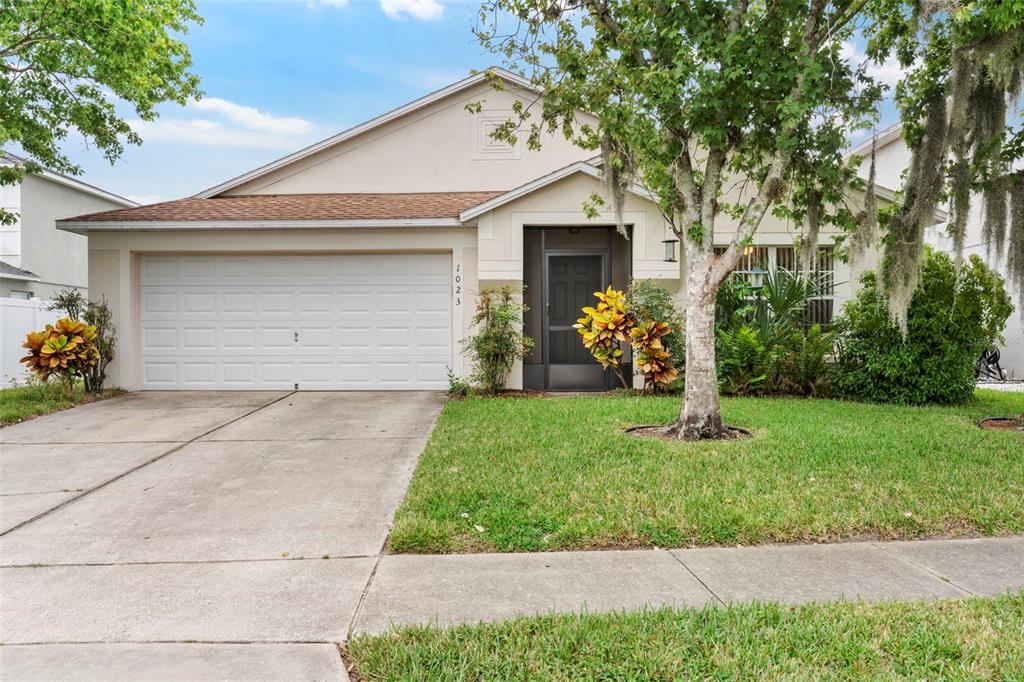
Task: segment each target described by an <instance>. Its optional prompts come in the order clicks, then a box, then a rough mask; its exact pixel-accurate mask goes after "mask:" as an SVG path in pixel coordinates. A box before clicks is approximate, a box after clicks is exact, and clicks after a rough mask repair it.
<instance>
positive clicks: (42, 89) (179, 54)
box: [0, 0, 201, 220]
mask: <svg viewBox="0 0 1024 682" xmlns="http://www.w3.org/2000/svg"><path fill="white" fill-rule="evenodd" d="M200 21H201V19H200V17H199V16H198V15H197V14H196V12H195V6H194V4H193V1H192V0H73V1H69V0H0V147H4V146H6V145H8V144H10V143H15V144H17V145H19V146H20V147H21V148H22V149H23V150H24V151H25V152H26V153H27V154H28V155H29V156H30V157H31V160H32V161H33V162H35V163H38V164H41V165H43V166H46V167H48V168H50V169H52V170H54V171H57V172H61V173H68V174H72V175H75V174H78V173H80V172H81V169H80V168H79V167H78V166H77V165H76V164H75V163H73V162H72V161H71V159H70V158H68V156H67V155H66V154H64V153H63V152H62V151H61V143H62V142H63V141H64V140H65V139H66V138H67V137H68V135H69V134H70V133H72V132H78V133H79V134H81V135H82V136H83V137H84V138H85V139H86V141H87V142H88V143H89V144H92V145H95V147H96V148H97V149H99V150H100V151H101V152H102V154H103V155H104V156H105V157H106V158H107V159H108V160H109V161H110V162H111V163H113V162H114V161H116V160H117V159H118V158H119V157H120V156H121V154H122V153H123V152H124V145H125V144H140V143H141V139H140V138H139V136H138V134H137V133H135V132H134V131H133V130H132V129H131V127H130V126H129V124H128V122H127V121H125V120H124V118H122V116H121V115H120V114H119V113H118V111H117V105H118V104H119V103H120V104H123V105H127V106H129V107H131V109H132V110H133V111H134V114H135V115H136V116H137V117H138V118H140V119H141V120H144V121H148V120H152V119H154V118H156V116H157V113H156V110H155V107H156V106H157V105H158V104H160V103H162V102H167V101H172V102H178V103H179V104H185V103H186V102H187V101H188V100H189V99H190V98H193V97H196V96H198V95H199V79H198V77H197V76H195V75H194V74H192V73H191V72H190V71H189V68H190V67H191V64H192V60H191V57H190V55H189V50H188V47H187V45H186V44H185V43H184V42H183V40H181V38H182V36H184V34H186V33H187V32H188V29H189V27H190V26H191V25H192V24H194V23H199V22H200ZM26 170H29V171H32V170H37V169H36V168H34V167H29V168H26V167H25V166H23V165H22V166H17V165H15V166H7V167H5V168H4V169H3V171H2V173H0V184H13V183H16V182H19V181H20V180H21V177H22V174H23V173H24V172H25V171H26ZM3 219H4V215H0V220H3ZM6 219H7V220H10V216H9V215H7V218H6Z"/></svg>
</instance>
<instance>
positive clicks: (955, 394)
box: [832, 250, 1013, 405]
mask: <svg viewBox="0 0 1024 682" xmlns="http://www.w3.org/2000/svg"><path fill="white" fill-rule="evenodd" d="M861 283H862V288H861V290H860V292H859V293H858V295H857V297H856V299H854V300H853V301H850V302H849V303H847V304H846V306H845V308H844V309H843V314H842V315H841V316H840V318H839V320H838V324H839V326H840V328H841V329H842V330H843V333H842V336H841V340H840V343H839V346H838V349H837V360H838V364H837V367H836V372H835V374H834V376H833V382H832V388H833V391H834V394H835V395H836V396H837V397H841V398H849V399H853V400H867V401H872V402H887V403H902V404H912V405H920V404H924V403H946V404H949V403H959V402H963V401H966V400H968V399H970V397H971V395H972V394H973V391H974V383H975V379H974V362H975V360H976V359H977V358H978V356H979V355H980V354H981V352H982V350H984V349H985V348H986V347H987V346H989V345H990V344H991V343H992V342H993V340H996V339H999V337H1000V334H1001V332H1002V329H1003V325H1004V324H1005V323H1006V320H1007V318H1008V317H1009V316H1010V314H1011V313H1012V312H1013V306H1012V305H1011V304H1010V299H1009V296H1008V295H1007V294H1006V291H1005V289H1004V287H1003V281H1002V278H1000V277H999V275H997V274H996V273H995V272H993V271H992V270H991V269H989V268H988V267H986V266H985V264H984V263H983V262H982V260H981V259H980V258H978V257H977V256H971V257H970V258H969V259H968V260H967V261H966V262H965V263H964V264H963V266H962V267H961V269H960V272H959V277H958V273H957V268H956V266H955V264H954V263H953V260H952V259H951V258H950V257H949V256H947V255H946V254H943V253H938V252H934V251H931V250H929V252H928V255H927V257H926V261H925V263H924V266H923V268H922V270H921V279H920V283H919V284H918V287H917V290H916V291H915V292H914V297H913V299H912V300H911V303H910V309H909V312H908V320H907V334H906V336H904V335H903V334H902V333H901V332H900V330H899V328H898V327H897V326H896V325H895V324H893V322H892V320H891V318H890V315H889V309H888V306H887V304H886V301H885V294H884V292H882V291H881V290H880V288H879V286H878V283H877V281H876V278H875V275H874V273H867V274H866V275H864V277H862V278H861Z"/></svg>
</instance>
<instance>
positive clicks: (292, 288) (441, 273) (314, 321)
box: [140, 254, 452, 390]
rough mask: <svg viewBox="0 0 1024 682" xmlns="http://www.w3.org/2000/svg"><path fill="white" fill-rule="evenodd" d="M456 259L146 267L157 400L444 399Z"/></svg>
mask: <svg viewBox="0 0 1024 682" xmlns="http://www.w3.org/2000/svg"><path fill="white" fill-rule="evenodd" d="M450 276H451V256H450V255H449V254H365V255H349V254H344V255H341V254H330V255H210V256H155V255H154V256H143V257H142V261H141V277H140V289H141V290H140V320H141V330H140V334H141V372H142V384H143V387H144V388H147V389H203V388H206V389H253V388H256V389H278V388H287V389H290V388H294V387H296V386H298V387H299V388H301V389H324V390H331V389H334V390H337V389H438V388H444V387H445V386H446V385H447V381H446V368H447V367H448V366H450V365H451V364H452V328H451V324H452V322H451V319H452V315H451V300H452V297H451V279H450Z"/></svg>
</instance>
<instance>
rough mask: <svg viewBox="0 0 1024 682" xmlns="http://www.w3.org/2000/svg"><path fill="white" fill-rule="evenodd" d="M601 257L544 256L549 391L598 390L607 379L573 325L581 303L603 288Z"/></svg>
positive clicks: (592, 300)
mask: <svg viewBox="0 0 1024 682" xmlns="http://www.w3.org/2000/svg"><path fill="white" fill-rule="evenodd" d="M605 269H606V268H605V256H604V255H601V254H585V255H583V254H580V255H577V254H573V255H555V254H549V255H548V291H547V317H548V319H547V328H548V333H547V344H546V346H547V353H548V357H547V365H548V388H550V389H552V390H556V391H557V390H601V389H605V388H607V378H606V376H605V372H604V370H603V369H601V366H600V365H599V364H597V362H596V361H595V360H594V358H593V357H592V356H591V355H590V351H588V350H587V349H586V348H584V347H583V343H582V341H581V337H580V335H579V332H577V331H576V329H574V328H573V325H574V324H576V319H577V318H578V317H580V315H581V314H582V313H581V312H580V311H581V310H582V308H583V307H584V306H592V305H595V304H596V303H597V299H595V298H594V292H595V291H600V290H603V289H604V288H605V284H604V281H605V278H606V274H605Z"/></svg>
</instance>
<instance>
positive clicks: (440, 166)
mask: <svg viewBox="0 0 1024 682" xmlns="http://www.w3.org/2000/svg"><path fill="white" fill-rule="evenodd" d="M496 72H497V73H498V74H499V75H500V76H501V77H502V78H503V79H504V81H505V83H506V87H505V88H504V89H503V90H500V91H498V90H494V89H492V88H491V87H490V85H489V84H488V82H487V81H486V79H485V77H484V76H483V75H476V76H472V77H469V78H466V79H465V80H462V81H459V82H458V83H455V84H453V85H450V86H448V87H446V88H444V89H442V90H439V91H437V92H434V93H432V94H430V95H427V96H426V97H423V98H421V99H418V100H416V101H414V102H411V103H409V104H407V105H405V106H403V107H400V108H398V109H395V110H394V111H391V112H389V113H386V114H384V115H382V116H380V117H378V118H375V119H373V120H371V121H368V122H366V123H364V124H362V125H359V126H356V127H355V128H352V129H350V130H348V131H345V132H343V133H340V134H338V135H336V136H334V137H331V138H329V139H326V140H324V141H322V142H319V143H317V144H315V145H313V146H311V147H308V148H307V149H303V150H301V151H298V152H296V153H294V154H291V155H289V156H286V157H284V158H282V159H279V160H277V161H274V162H272V163H269V164H267V165H265V166H263V167H261V168H257V169H256V170H253V171H251V172H249V173H246V174H244V175H242V176H240V177H237V178H235V179H233V180H229V181H227V182H225V183H223V184H220V185H218V186H216V187H213V188H211V189H209V190H207V191H204V192H202V193H200V194H198V195H196V196H195V197H191V198H186V199H181V200H177V201H170V202H165V203H161V204H155V205H151V206H143V207H139V208H131V209H125V210H118V211H109V212H104V213H95V214H92V215H84V216H79V217H77V218H74V219H68V220H63V221H60V222H59V226H60V227H61V229H64V230H68V231H71V232H75V233H78V234H83V235H87V236H88V241H89V273H90V279H89V289H90V292H91V293H92V294H93V295H94V296H99V295H103V296H106V297H107V299H108V301H109V302H110V305H111V307H112V309H113V311H114V314H115V317H116V322H117V324H118V327H119V329H120V334H121V335H120V340H119V352H118V357H117V358H116V359H115V361H114V364H113V366H112V368H111V373H112V381H113V383H117V384H120V385H122V386H124V387H126V388H128V389H243V388H256V389H291V388H299V389H370V388H377V389H381V388H383V389H440V388H445V387H446V386H447V378H446V374H447V368H449V367H451V368H452V369H453V370H454V371H455V373H456V374H459V375H463V376H464V375H466V374H467V373H468V369H469V368H468V367H467V362H466V359H465V357H464V356H463V355H462V353H461V352H460V351H461V341H462V340H463V339H465V338H466V337H467V336H468V335H469V334H470V332H471V330H470V320H471V318H472V316H473V305H474V296H475V294H476V293H477V292H478V291H480V290H481V289H483V288H486V287H496V286H511V287H513V288H514V289H516V290H523V289H524V287H525V298H526V302H527V304H528V305H529V308H530V311H529V312H528V313H527V315H526V317H525V320H524V326H525V332H526V333H527V334H528V335H529V336H531V337H532V338H533V339H534V340H535V344H536V345H535V348H534V350H533V352H532V354H531V355H530V357H529V358H527V359H526V361H525V362H524V363H523V364H522V365H517V366H516V367H514V368H513V371H512V375H511V377H510V379H509V386H510V387H511V388H519V387H524V386H525V387H527V388H538V389H553V390H557V389H601V388H604V387H606V386H609V385H610V384H609V381H610V379H609V377H608V376H606V374H605V373H604V372H602V371H601V370H600V368H599V367H598V366H597V365H596V364H595V363H594V362H593V360H592V359H591V358H590V356H589V355H588V354H587V353H586V352H585V351H584V350H583V348H582V346H581V344H580V342H579V338H578V335H577V333H576V331H575V330H574V329H573V328H572V325H573V323H574V322H575V320H576V317H577V316H578V314H579V310H580V308H581V307H583V306H584V305H589V304H592V303H593V292H594V291H597V290H599V289H603V288H605V287H606V286H608V285H609V284H610V285H613V286H615V287H619V288H624V287H626V286H628V285H629V282H630V280H631V279H633V278H637V279H652V280H659V281H660V282H662V283H663V284H664V285H665V286H666V287H668V288H669V289H671V290H672V291H674V292H677V293H678V292H679V291H680V288H681V280H680V275H681V268H682V267H683V264H682V263H680V262H677V261H676V260H675V255H674V252H675V250H676V248H677V245H676V244H674V243H672V242H673V240H674V236H673V235H672V233H671V230H670V229H669V228H668V226H667V225H666V223H665V221H664V219H663V218H662V216H661V214H660V212H659V210H658V208H657V206H656V205H654V204H653V203H651V202H650V201H649V200H648V199H647V198H646V197H645V193H644V191H643V189H642V188H640V187H633V188H631V192H630V194H629V195H628V196H627V201H626V205H625V212H624V217H625V221H626V223H627V224H628V226H629V234H630V238H629V239H628V240H627V239H625V238H623V237H622V236H620V235H619V234H618V233H617V231H616V229H615V227H614V218H613V217H612V214H611V213H610V212H606V213H603V214H600V215H599V216H598V217H597V218H588V217H587V216H586V215H585V213H584V209H583V205H584V203H585V202H586V201H587V200H588V199H589V198H590V197H591V195H592V194H593V193H595V192H598V193H603V182H602V179H601V173H600V170H599V168H598V167H597V166H596V165H595V164H594V163H592V162H591V161H589V159H591V157H592V155H593V152H589V151H586V150H583V149H580V148H578V147H576V146H574V145H573V144H571V143H570V142H568V141H566V140H565V139H564V138H563V137H562V136H561V135H552V136H550V137H548V138H547V139H546V140H545V141H544V144H543V148H542V149H540V150H538V151H533V150H529V149H527V147H526V144H525V142H524V140H522V139H521V140H520V141H519V142H518V143H517V144H515V145H508V144H505V143H501V142H496V141H495V140H493V139H492V138H491V136H490V133H491V131H493V130H494V128H495V126H497V125H499V124H500V123H501V122H502V121H505V120H506V119H507V118H508V117H510V116H511V115H512V112H513V103H514V102H515V101H516V100H519V101H521V102H524V103H531V102H533V101H534V100H535V99H537V93H536V92H535V91H534V90H533V89H532V88H531V86H530V85H529V83H527V82H526V81H524V80H522V79H520V78H518V77H517V76H515V75H513V74H510V73H507V72H504V71H500V70H496ZM473 102H480V103H482V111H480V112H478V113H469V112H468V111H467V107H466V105H467V104H469V103H473ZM580 118H581V119H584V120H586V119H588V116H587V115H586V114H582V113H581V114H580ZM524 137H525V136H524ZM733 198H734V199H735V198H736V197H735V196H734V197H733ZM726 220H727V218H725V217H724V216H722V217H720V218H719V221H720V222H725V221H726ZM798 232H799V230H798V229H797V227H795V226H793V225H790V224H788V223H786V222H784V221H781V220H779V219H777V218H775V217H772V216H768V217H767V218H766V219H765V223H764V225H763V226H762V228H761V229H760V231H759V233H758V235H757V239H756V243H755V245H754V246H753V247H751V248H750V249H749V256H748V258H747V261H746V268H747V269H748V270H750V271H751V272H750V273H749V275H748V276H750V277H754V278H756V277H757V276H758V273H757V272H756V271H755V270H756V268H755V266H762V265H769V266H771V265H774V264H781V265H786V264H791V263H792V262H793V249H792V245H793V241H794V238H795V237H796V236H797V234H798ZM729 237H730V235H728V234H723V235H722V243H723V244H725V243H727V241H728V239H729ZM832 239H833V235H832V234H825V235H823V236H822V244H823V251H824V252H826V253H825V257H824V258H822V262H823V263H825V264H826V267H827V268H829V269H831V277H832V279H833V281H834V285H835V286H834V288H833V290H832V291H831V292H829V295H828V296H824V297H823V299H822V301H821V302H820V304H819V305H818V306H817V310H818V314H819V316H820V317H821V318H822V319H823V320H825V321H827V319H828V318H829V317H830V315H831V314H832V312H833V311H837V310H838V309H839V307H840V305H841V304H842V302H843V301H845V300H847V299H848V298H849V297H850V296H851V295H852V293H853V282H854V281H855V279H856V274H857V273H851V272H850V271H849V268H848V267H847V266H846V265H845V264H843V263H842V262H840V261H839V260H838V259H833V258H831V257H829V255H828V253H827V252H828V251H829V249H830V248H831V247H830V246H829V243H830V242H831V241H832ZM666 241H668V242H669V243H668V244H666ZM670 251H671V253H669V252H670Z"/></svg>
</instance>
